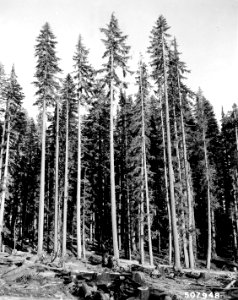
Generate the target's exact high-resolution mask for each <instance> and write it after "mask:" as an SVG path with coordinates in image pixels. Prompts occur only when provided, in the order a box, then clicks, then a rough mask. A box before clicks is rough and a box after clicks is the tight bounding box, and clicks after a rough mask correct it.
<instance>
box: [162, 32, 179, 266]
mask: <svg viewBox="0 0 238 300" xmlns="http://www.w3.org/2000/svg"><path fill="white" fill-rule="evenodd" d="M164 52H165V49H164V37H162V55H163V68H164V93H165V120H166V133H167V153H168V173H169V191H170V208H171V220H172V229H173V242H174V267H175V268H176V269H181V263H180V250H179V240H178V229H177V216H176V205H175V199H174V178H173V177H174V172H173V164H172V153H171V136H170V123H169V103H168V92H167V73H166V63H165V53H164Z"/></svg>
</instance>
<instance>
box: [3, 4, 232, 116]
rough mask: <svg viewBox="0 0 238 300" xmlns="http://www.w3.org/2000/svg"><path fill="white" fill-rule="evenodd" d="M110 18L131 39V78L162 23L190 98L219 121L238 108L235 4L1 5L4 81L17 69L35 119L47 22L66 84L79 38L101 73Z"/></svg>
mask: <svg viewBox="0 0 238 300" xmlns="http://www.w3.org/2000/svg"><path fill="white" fill-rule="evenodd" d="M113 12H114V14H115V16H116V18H117V19H118V22H119V27H120V29H121V30H122V32H123V33H124V34H126V35H128V40H127V44H128V45H130V46H131V52H130V55H131V60H130V62H129V64H130V65H131V68H132V70H135V69H136V66H137V63H138V60H139V54H140V53H142V55H144V56H145V57H146V55H147V54H146V51H147V47H148V46H149V36H150V32H151V30H152V27H153V26H154V24H155V22H156V20H157V19H158V17H159V16H160V15H163V16H164V17H165V18H166V20H167V23H168V25H169V26H170V30H169V33H170V34H171V36H172V37H176V39H177V43H178V46H179V52H181V59H182V60H183V61H184V62H185V63H186V65H187V67H188V69H189V70H190V71H191V73H190V74H188V76H187V77H188V79H187V81H186V84H187V85H188V86H189V87H190V88H191V89H192V90H193V91H197V90H198V88H199V87H201V89H202V90H203V93H204V96H205V97H206V98H207V99H208V100H209V101H210V102H211V104H212V105H213V107H214V111H215V113H216V116H217V119H218V120H220V119H221V108H222V106H223V108H224V111H225V112H227V111H229V110H231V108H232V104H233V103H237V102H238V91H237V89H238V74H237V71H238V0H84V1H83V0H0V62H1V63H2V64H3V65H4V67H5V71H6V73H7V74H9V73H10V71H11V68H12V65H13V64H14V66H15V70H16V74H17V76H18V81H19V83H20V84H21V86H22V87H23V92H24V94H25V100H24V107H25V108H27V110H28V112H29V115H30V116H35V115H36V113H37V107H35V106H34V107H33V103H34V101H35V95H34V94H35V92H36V90H35V87H34V86H33V84H32V82H33V81H34V73H35V66H36V59H35V57H34V52H35V51H34V47H35V45H36V38H37V36H38V35H39V33H40V30H41V28H42V26H43V25H44V24H45V22H49V23H50V26H51V29H52V31H53V33H54V35H55V36H56V41H57V42H58V44H57V46H56V51H57V56H58V57H59V58H60V62H59V67H60V68H61V69H62V70H63V74H62V75H61V76H62V77H63V78H64V77H65V76H66V75H67V73H70V72H72V71H73V60H72V57H73V55H74V53H75V49H76V44H77V40H78V36H79V34H81V36H82V38H83V42H84V44H85V46H86V47H87V48H88V49H89V51H90V52H89V62H90V63H91V64H92V65H93V66H94V67H95V68H99V67H100V66H101V64H102V55H103V52H104V49H105V48H104V45H103V43H102V41H101V39H102V38H103V37H104V36H103V34H102V33H101V32H100V30H99V29H100V28H102V27H105V26H106V24H108V23H109V21H110V17H111V14H112V13H113Z"/></svg>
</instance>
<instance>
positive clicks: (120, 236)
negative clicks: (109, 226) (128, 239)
mask: <svg viewBox="0 0 238 300" xmlns="http://www.w3.org/2000/svg"><path fill="white" fill-rule="evenodd" d="M120 186H121V184H120ZM121 201H122V193H121V192H120V195H119V203H118V208H119V211H118V249H119V250H121V240H122V217H121V213H122V203H121Z"/></svg>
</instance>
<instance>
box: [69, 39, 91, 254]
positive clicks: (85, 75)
mask: <svg viewBox="0 0 238 300" xmlns="http://www.w3.org/2000/svg"><path fill="white" fill-rule="evenodd" d="M88 53H89V51H88V50H87V49H86V48H85V46H84V44H83V42H82V37H81V35H80V36H79V39H78V43H77V46H76V53H75V55H74V57H73V59H74V62H75V64H74V68H75V79H76V81H77V99H78V167H77V176H78V177H77V257H78V258H79V259H80V258H81V257H82V240H81V235H82V234H81V170H82V166H81V155H82V141H81V139H82V138H81V114H82V113H81V110H82V107H83V105H84V104H85V102H89V95H90V91H91V90H92V81H93V69H92V67H91V66H90V64H89V63H88Z"/></svg>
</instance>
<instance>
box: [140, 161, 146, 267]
mask: <svg viewBox="0 0 238 300" xmlns="http://www.w3.org/2000/svg"><path fill="white" fill-rule="evenodd" d="M143 165H144V163H143V156H142V158H141V199H140V261H141V264H142V265H143V264H144V263H145V250H144V240H145V236H144V235H145V233H144V183H143V178H144V167H143Z"/></svg>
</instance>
